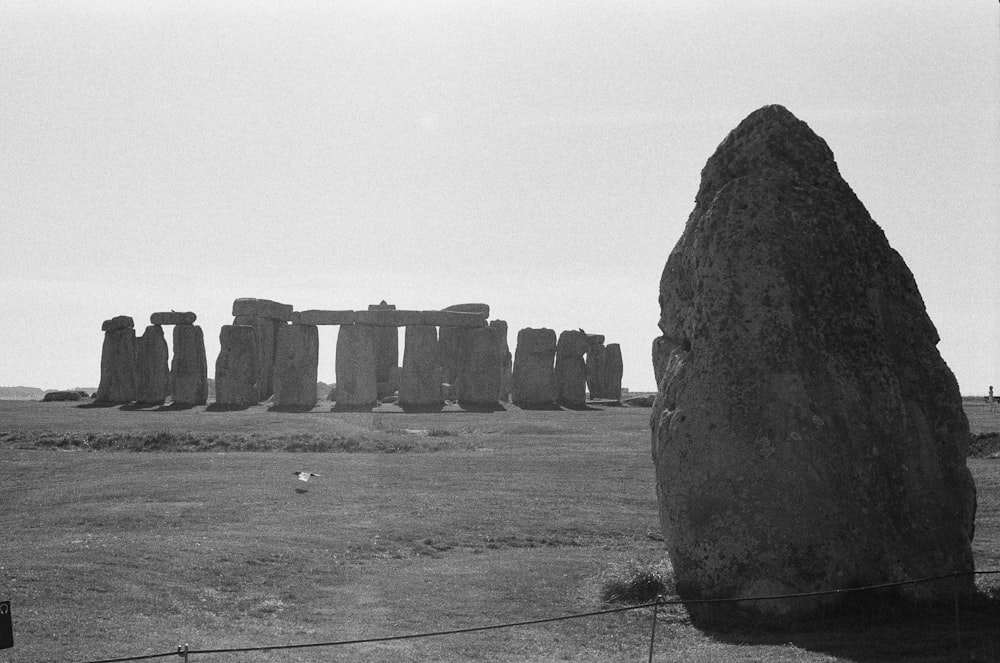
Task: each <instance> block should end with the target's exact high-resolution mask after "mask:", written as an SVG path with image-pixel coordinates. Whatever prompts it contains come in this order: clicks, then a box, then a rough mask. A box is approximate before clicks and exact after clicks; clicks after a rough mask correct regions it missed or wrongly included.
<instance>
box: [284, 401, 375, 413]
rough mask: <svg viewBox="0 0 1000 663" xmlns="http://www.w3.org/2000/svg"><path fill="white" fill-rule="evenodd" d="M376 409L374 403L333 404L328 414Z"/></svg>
mask: <svg viewBox="0 0 1000 663" xmlns="http://www.w3.org/2000/svg"><path fill="white" fill-rule="evenodd" d="M376 407H378V404H376V403H372V404H371V405H350V404H347V403H344V404H341V403H334V404H333V405H332V406H330V412H371V411H372V410H373V409H374V408H376ZM272 409H273V408H272Z"/></svg>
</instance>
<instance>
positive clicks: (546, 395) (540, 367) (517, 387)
mask: <svg viewBox="0 0 1000 663" xmlns="http://www.w3.org/2000/svg"><path fill="white" fill-rule="evenodd" d="M555 356H556V333H555V331H553V330H551V329H545V328H540V329H532V328H531V327H525V328H524V329H522V330H521V331H519V332H517V347H516V348H515V349H514V370H513V375H512V377H511V399H512V400H513V402H514V405H517V406H519V407H529V408H531V407H543V408H544V407H551V406H552V405H553V403H555V400H556V377H555V371H554V369H553V361H554V360H555Z"/></svg>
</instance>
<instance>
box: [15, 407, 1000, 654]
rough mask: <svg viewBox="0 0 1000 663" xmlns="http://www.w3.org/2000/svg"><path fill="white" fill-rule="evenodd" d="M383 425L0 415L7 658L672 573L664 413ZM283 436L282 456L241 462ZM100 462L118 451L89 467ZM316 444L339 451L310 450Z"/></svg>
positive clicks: (141, 645) (438, 624)
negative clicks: (661, 523) (665, 564)
mask: <svg viewBox="0 0 1000 663" xmlns="http://www.w3.org/2000/svg"><path fill="white" fill-rule="evenodd" d="M973 406H974V404H969V406H968V408H967V409H968V411H969V416H970V421H973V422H974V423H973V429H974V430H978V431H979V432H989V430H988V429H990V428H991V427H993V430H1000V426H997V425H994V418H996V419H997V421H996V424H1000V414H997V413H992V412H989V411H988V410H985V409H984V410H982V411H979V410H974V407H973ZM326 409H328V406H327V407H326ZM386 410H387V411H385V412H380V413H364V414H341V413H330V412H328V411H324V408H323V407H318V408H316V409H315V410H314V411H313V412H310V413H288V412H273V411H269V410H268V409H267V408H265V407H255V408H250V409H248V410H244V411H239V412H210V411H206V410H205V408H192V409H187V410H179V411H169V410H168V411H164V410H157V409H151V410H137V411H129V410H123V409H120V408H88V407H77V404H74V403H44V404H43V403H31V402H28V403H24V402H17V403H14V402H2V401H0V504H2V506H3V514H4V516H3V529H2V533H0V600H2V599H9V600H11V602H12V612H13V615H14V622H15V643H16V645H15V648H14V649H10V650H4V651H0V661H4V660H10V661H19V662H21V661H41V660H61V661H88V660H95V659H102V658H112V657H118V656H127V655H142V654H153V653H161V652H167V651H171V650H172V649H173V648H174V647H175V645H177V644H180V643H188V644H189V645H190V646H191V648H192V649H211V648H226V647H244V646H258V645H280V644H290V643H310V642H325V641H335V640H344V639H354V638H366V637H378V636H384V635H392V634H402V633H416V632H423V631H434V630H444V629H454V628H462V627H470V626H479V625H483V624H491V623H501V622H508V621H519V620H530V619H535V618H545V617H551V616H557V615H563V614H569V613H576V612H583V611H588V610H595V609H600V608H602V607H606V605H605V604H603V603H602V602H601V600H600V593H601V591H600V589H601V587H600V586H601V582H602V579H604V578H606V577H607V576H608V575H609V573H614V570H615V569H616V568H619V567H621V566H622V565H628V564H630V563H633V562H638V563H639V564H640V565H643V564H645V565H652V564H655V563H657V562H661V561H662V559H663V557H664V553H663V543H662V541H660V540H659V534H658V531H659V527H658V522H657V515H656V500H655V496H654V494H653V489H652V486H653V467H652V462H651V460H650V457H649V434H648V422H647V418H648V412H649V411H648V410H642V409H630V408H605V409H594V410H592V411H586V412H567V411H561V412H525V411H521V410H517V409H512V410H511V411H509V412H497V413H477V414H472V413H463V412H457V411H449V412H443V413H439V414H433V415H409V414H402V413H398V412H394V411H392V408H386ZM974 415H975V416H974ZM190 434H193V435H190ZM149 439H160V440H163V441H169V440H181V441H184V440H187V443H186V444H185V448H187V449H188V450H191V451H195V450H198V451H201V452H202V453H162V452H157V453H133V452H128V451H115V450H113V449H118V448H121V449H125V448H129V445H130V444H133V443H134V442H135V441H136V440H140V441H141V440H149ZM130 440H131V442H130ZM205 440H209V441H210V442H208V443H206V442H205ZM267 440H271V441H272V442H273V443H274V445H275V447H276V448H279V449H282V451H240V452H234V451H232V450H233V449H247V448H257V447H254V446H252V444H257V443H261V441H267ZM317 440H319V441H320V442H322V444H320V445H318V446H316V445H313V446H310V444H309V443H310V442H316V441H317ZM19 447H28V448H19ZM96 447H103V448H105V449H106V450H104V451H100V452H96V453H95V452H88V451H86V449H93V448H96ZM317 448H323V449H326V450H327V451H330V452H329V453H294V451H307V450H309V449H317ZM338 451H339V452H342V453H335V452H338ZM970 467H971V468H972V470H973V473H974V474H975V476H976V480H977V485H978V488H979V503H980V506H979V512H978V516H977V538H976V541H975V543H974V550H975V553H976V560H977V567H979V568H987V567H989V568H1000V462H998V461H995V460H980V459H974V460H971V461H970ZM300 469H302V470H308V471H312V472H316V473H319V474H320V475H321V476H320V477H318V478H316V479H313V480H312V481H310V482H308V483H303V482H300V481H298V480H296V479H295V477H294V476H293V475H292V472H293V471H295V470H300ZM998 620H1000V615H998V614H996V612H995V611H993V612H989V611H986V612H984V611H982V610H976V609H973V608H972V607H969V608H963V609H962V610H961V611H960V613H959V614H958V615H957V618H956V615H955V614H954V613H953V612H952V611H950V610H949V611H948V612H947V613H945V614H944V615H940V614H929V613H928V614H920V615H910V616H907V618H905V619H897V620H889V621H885V622H879V621H877V620H875V621H873V620H870V619H867V618H859V619H857V620H853V621H852V620H847V621H838V622H837V623H836V624H829V625H826V628H819V627H816V628H813V629H810V630H805V631H796V632H780V633H774V632H760V631H754V630H751V629H745V630H740V631H736V632H730V633H706V632H703V631H700V630H697V629H695V628H693V627H692V626H691V625H690V623H689V621H688V620H687V618H686V615H685V613H684V611H683V609H680V608H671V609H665V610H663V611H662V612H661V619H660V621H659V623H658V625H657V640H656V647H655V660H657V661H758V660H769V661H886V660H916V661H951V660H1000V625H998V624H1000V621H998ZM956 626H957V628H956ZM649 628H650V620H649V610H641V611H634V612H626V613H618V614H611V615H604V616H600V617H591V618H586V619H578V620H572V621H563V622H556V623H549V624H541V625H534V626H528V627H521V628H516V629H507V630H499V631H488V632H483V633H475V634H466V635H449V636H439V637H434V638H428V639H416V640H403V641H397V642H390V643H382V644H369V645H349V646H342V647H334V648H317V649H297V650H288V651H272V652H265V653H257V654H246V653H243V654H215V655H202V656H195V657H192V660H196V661H208V660H211V661H268V662H278V661H383V660H399V661H427V660H437V661H463V660H489V661H556V660H574V661H618V660H621V661H636V660H645V659H646V655H647V651H648V647H649Z"/></svg>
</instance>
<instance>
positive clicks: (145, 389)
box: [94, 311, 208, 405]
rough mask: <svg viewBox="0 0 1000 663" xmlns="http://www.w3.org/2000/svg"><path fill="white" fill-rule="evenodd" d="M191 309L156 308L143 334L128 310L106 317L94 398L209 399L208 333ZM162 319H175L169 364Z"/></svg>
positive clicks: (168, 322)
mask: <svg viewBox="0 0 1000 663" xmlns="http://www.w3.org/2000/svg"><path fill="white" fill-rule="evenodd" d="M195 319H196V316H195V314H194V313H191V312H184V313H178V312H176V311H169V312H164V313H154V314H153V315H151V316H150V319H149V321H150V325H149V326H148V327H146V330H145V331H144V332H143V334H142V336H139V337H136V335H135V322H134V321H133V320H132V318H131V317H129V316H127V315H120V316H117V317H114V318H111V319H110V320H105V321H104V323H103V324H102V325H101V329H102V330H103V331H104V347H103V349H102V352H101V382H100V386H99V387H98V388H97V393H96V394H94V399H95V400H97V401H100V402H106V403H131V402H133V401H135V402H138V403H142V404H149V405H156V404H163V403H164V402H165V401H166V400H167V398H168V397H171V396H172V398H173V402H174V403H175V404H177V405H204V404H205V403H206V402H207V400H208V366H207V363H206V359H205V337H204V334H203V333H202V330H201V327H199V326H197V325H195V324H194V321H195ZM163 325H173V326H174V331H173V360H172V361H171V363H170V366H169V368H168V366H167V358H168V353H167V341H166V339H165V338H164V335H163Z"/></svg>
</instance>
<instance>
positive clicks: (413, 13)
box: [0, 0, 1000, 394]
mask: <svg viewBox="0 0 1000 663" xmlns="http://www.w3.org/2000/svg"><path fill="white" fill-rule="evenodd" d="M0 65H2V66H0V227H2V243H0V287H2V292H3V300H2V305H3V316H2V321H3V324H0V385H6V386H13V385H28V386H36V387H43V388H69V387H75V386H80V387H83V386H89V387H96V386H97V383H98V381H99V378H100V353H101V343H102V339H103V335H102V332H101V322H102V321H103V320H105V319H108V318H110V317H112V316H115V315H130V316H132V317H133V318H135V321H136V326H137V328H138V330H137V331H138V333H141V332H142V329H143V328H144V327H145V325H147V324H148V323H149V315H150V314H151V313H153V312H156V311H164V310H171V309H174V310H178V311H188V310H190V311H194V312H195V313H197V315H198V324H201V325H202V327H203V328H204V330H205V336H206V344H207V350H208V357H209V376H210V377H212V376H213V375H214V363H215V359H216V356H217V355H218V335H219V329H220V327H221V326H222V325H224V324H229V323H231V322H232V317H231V308H232V301H233V300H234V299H236V298H238V297H260V298H268V299H274V300H277V301H280V302H284V303H288V304H292V305H294V307H295V308H296V309H297V310H305V309H317V308H319V309H364V308H367V306H368V304H372V303H377V302H378V301H380V300H382V299H385V300H387V301H388V302H390V303H392V304H396V305H397V306H398V307H400V308H410V309H437V308H442V307H445V306H448V305H450V304H456V303H463V302H485V303H488V304H490V305H491V307H492V315H491V317H493V318H500V319H504V320H507V321H508V323H509V325H510V330H511V331H510V343H511V346H512V349H513V345H514V339H515V338H516V334H517V330H519V329H521V328H524V327H550V328H553V329H555V330H556V331H557V332H559V331H562V330H564V329H576V328H583V329H585V330H586V331H587V332H591V333H601V334H604V335H605V336H606V337H607V342H617V343H620V344H621V346H622V351H623V355H624V362H625V376H624V380H623V385H624V386H626V387H630V388H632V389H633V390H652V389H654V388H655V385H654V379H653V373H652V368H651V364H650V344H651V341H652V339H653V338H654V337H655V336H656V335H658V330H657V327H656V323H657V319H658V316H659V310H658V305H657V287H658V281H659V277H660V272H661V271H662V269H663V265H664V262H665V261H666V258H667V255H668V254H669V252H670V250H671V248H672V247H673V246H674V244H675V243H676V242H677V239H678V238H679V237H680V234H681V231H682V230H683V227H684V222H685V220H686V219H687V217H688V215H689V214H690V212H691V210H692V208H693V205H694V196H695V193H696V192H697V189H698V183H699V177H700V171H701V168H702V167H703V166H704V164H705V161H706V160H707V159H708V157H709V156H710V155H711V154H712V152H713V151H714V150H715V148H716V147H717V145H718V144H719V143H720V142H721V141H722V139H723V138H724V137H725V136H726V134H727V133H728V132H729V131H730V130H731V129H733V128H734V127H735V126H736V125H737V124H738V123H739V122H740V120H742V119H743V118H744V117H745V116H746V115H748V114H749V113H750V112H752V111H753V110H755V109H756V108H759V107H760V106H763V105H766V104H772V103H778V104H782V105H784V106H785V107H786V108H788V109H789V110H790V111H791V112H792V113H794V114H795V115H796V116H797V117H799V118H800V119H802V120H804V121H805V122H807V123H808V124H809V125H810V127H812V129H813V130H814V131H815V132H816V133H817V134H819V135H820V136H822V137H823V138H824V139H825V140H826V142H827V143H828V144H829V146H830V148H831V149H832V150H833V152H834V155H835V157H836V159H837V162H838V165H839V166H840V170H841V173H842V174H843V176H844V178H845V179H846V180H847V182H848V183H849V184H850V185H851V187H852V188H853V189H854V191H855V192H856V193H857V194H858V196H859V198H860V199H861V201H862V202H863V203H864V204H865V206H866V207H867V208H868V211H869V212H870V213H871V215H872V217H873V218H874V219H875V220H876V222H878V223H879V225H881V227H882V228H883V229H884V231H885V233H886V235H887V237H888V239H889V242H890V244H891V245H892V246H893V247H894V248H895V249H896V250H897V251H899V252H900V254H901V255H902V256H903V258H904V259H905V260H906V262H907V264H908V265H909V267H910V269H911V270H912V271H913V273H914V275H915V277H916V280H917V284H918V286H919V287H920V290H921V293H922V295H923V297H924V300H925V302H926V305H927V309H928V312H929V313H930V316H931V318H932V320H933V321H934V323H935V324H936V325H937V328H938V331H939V333H940V336H941V342H940V344H939V348H940V350H941V352H942V354H943V355H944V358H945V360H946V361H947V362H948V364H949V365H950V366H951V368H952V370H953V371H954V372H955V374H956V376H957V378H958V380H959V384H960V386H961V388H962V391H963V393H965V394H983V393H985V392H986V390H987V387H988V385H990V384H996V385H997V387H998V390H1000V352H998V349H997V348H998V346H1000V325H998V315H1000V296H998V293H1000V286H998V285H997V281H998V280H1000V270H998V259H997V256H998V252H1000V240H998V221H1000V188H998V187H1000V156H998V154H1000V135H998V134H1000V129H998V126H1000V110H998V109H1000V5H998V3H997V2H996V1H995V0H942V1H940V2H932V1H930V0H927V1H923V0H921V1H917V2H914V0H899V1H878V0H858V1H851V0H843V1H836V2H834V1H832V0H831V1H828V2H802V1H801V0H770V1H767V0H760V1H757V2H748V1H740V2H722V1H717V2H712V1H698V2H695V1H688V2H679V1H666V0H665V1H663V2H611V1H609V2H578V1H576V2H540V1H530V2H511V1H501V2H475V1H465V2H458V1H456V2H419V1H417V2H413V1H406V2H383V3H366V2H356V1H351V2H343V3H336V2H330V1H321V2H314V3H313V2H294V1H291V2H288V1H283V2H261V3H258V2H247V1H240V2H219V1H214V2H182V1H178V0H171V1H169V2H167V1H164V2H136V1H130V2H124V1H123V2H100V1H96V0H90V1H86V2H84V1H80V2H45V1H44V0H30V1H27V2H20V1H18V0H5V2H3V3H2V4H0ZM168 334H169V332H168ZM335 339H336V328H326V329H321V334H320V366H319V377H320V379H321V380H325V381H328V382H332V381H333V379H334V344H335Z"/></svg>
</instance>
